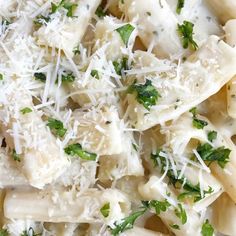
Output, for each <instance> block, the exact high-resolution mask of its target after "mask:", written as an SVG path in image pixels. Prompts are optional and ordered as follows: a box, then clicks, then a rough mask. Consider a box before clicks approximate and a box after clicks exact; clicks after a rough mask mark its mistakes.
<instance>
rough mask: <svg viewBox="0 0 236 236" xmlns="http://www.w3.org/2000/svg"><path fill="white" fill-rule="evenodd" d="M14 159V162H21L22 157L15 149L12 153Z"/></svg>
mask: <svg viewBox="0 0 236 236" xmlns="http://www.w3.org/2000/svg"><path fill="white" fill-rule="evenodd" d="M12 159H13V160H14V161H18V162H21V158H20V155H19V154H17V153H16V150H15V149H13V151H12Z"/></svg>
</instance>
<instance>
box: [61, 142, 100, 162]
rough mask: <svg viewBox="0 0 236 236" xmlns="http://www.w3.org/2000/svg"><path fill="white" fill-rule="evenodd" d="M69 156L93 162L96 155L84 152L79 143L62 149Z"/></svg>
mask: <svg viewBox="0 0 236 236" xmlns="http://www.w3.org/2000/svg"><path fill="white" fill-rule="evenodd" d="M64 151H65V153H66V154H68V155H70V156H79V157H80V158H81V159H83V160H88V161H95V160H96V158H97V154H95V153H90V152H87V151H84V150H83V149H82V146H81V145H80V144H79V143H75V144H71V145H69V146H67V147H66V148H65V149H64Z"/></svg>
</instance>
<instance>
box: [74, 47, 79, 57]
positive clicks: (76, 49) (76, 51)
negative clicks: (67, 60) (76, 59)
mask: <svg viewBox="0 0 236 236" xmlns="http://www.w3.org/2000/svg"><path fill="white" fill-rule="evenodd" d="M73 53H74V55H75V56H76V55H80V49H79V46H77V47H75V48H74V50H73Z"/></svg>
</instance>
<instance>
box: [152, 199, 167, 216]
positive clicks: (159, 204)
mask: <svg viewBox="0 0 236 236" xmlns="http://www.w3.org/2000/svg"><path fill="white" fill-rule="evenodd" d="M170 206H171V205H170V203H169V202H168V201H167V200H166V199H165V200H164V201H157V200H151V201H149V207H153V208H154V209H155V211H156V214H157V215H160V213H161V212H165V211H167V209H168V208H169V207H170Z"/></svg>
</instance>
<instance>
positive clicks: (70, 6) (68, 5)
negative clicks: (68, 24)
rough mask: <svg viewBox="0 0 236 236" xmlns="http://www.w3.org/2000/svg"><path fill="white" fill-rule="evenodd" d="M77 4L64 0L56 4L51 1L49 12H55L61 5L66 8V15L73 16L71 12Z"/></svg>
mask: <svg viewBox="0 0 236 236" xmlns="http://www.w3.org/2000/svg"><path fill="white" fill-rule="evenodd" d="M77 6H78V5H77V4H76V3H70V2H65V0H61V2H60V3H59V4H58V5H56V4H55V3H51V8H52V11H51V13H50V14H53V13H55V12H56V11H58V10H59V9H60V8H62V7H63V8H65V9H66V10H67V14H66V15H67V16H68V17H73V12H74V10H75V8H76V7H77Z"/></svg>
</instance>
